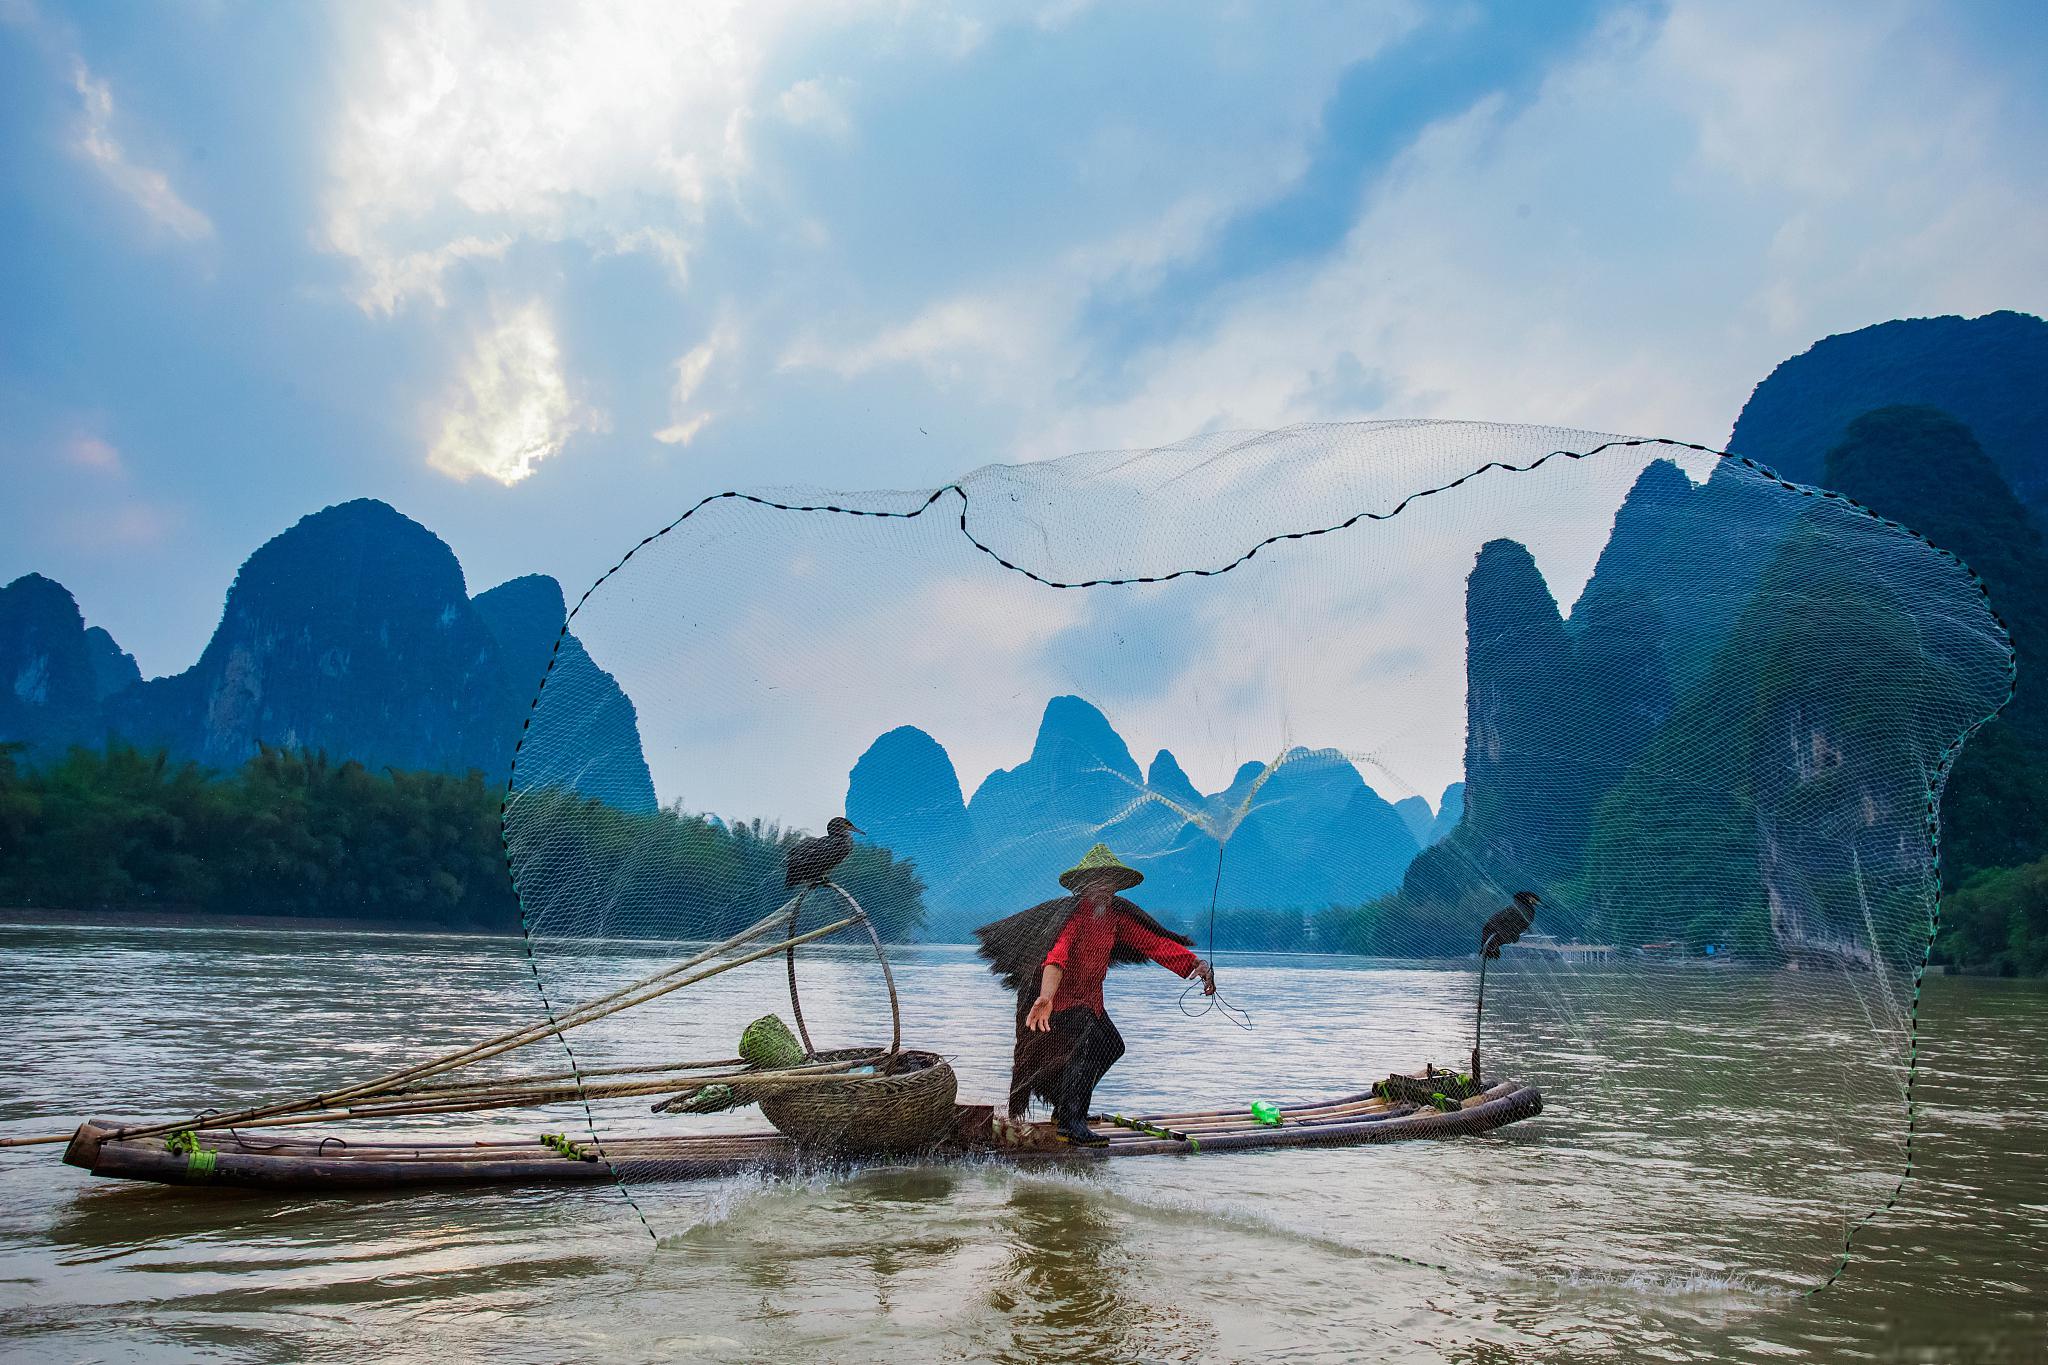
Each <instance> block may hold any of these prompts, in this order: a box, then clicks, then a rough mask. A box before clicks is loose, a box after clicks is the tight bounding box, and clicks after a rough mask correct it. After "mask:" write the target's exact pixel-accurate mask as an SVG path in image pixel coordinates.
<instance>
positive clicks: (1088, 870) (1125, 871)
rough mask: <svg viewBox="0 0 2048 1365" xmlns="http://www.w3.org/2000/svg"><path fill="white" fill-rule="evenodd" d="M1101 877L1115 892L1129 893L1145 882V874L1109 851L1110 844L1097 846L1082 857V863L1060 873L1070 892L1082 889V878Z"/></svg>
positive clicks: (1063, 884)
mask: <svg viewBox="0 0 2048 1365" xmlns="http://www.w3.org/2000/svg"><path fill="white" fill-rule="evenodd" d="M1084 877H1085V878H1089V879H1091V880H1092V879H1094V878H1097V877H1100V878H1101V879H1103V880H1104V881H1107V882H1109V883H1110V889H1111V890H1113V891H1128V890H1130V889H1131V888H1132V887H1134V886H1136V885H1137V884H1138V883H1139V882H1142V881H1144V880H1145V874H1144V873H1142V872H1140V871H1138V869H1137V868H1135V867H1129V866H1126V865H1125V863H1124V862H1123V860H1122V859H1120V858H1118V857H1117V856H1116V854H1114V853H1111V852H1110V851H1109V845H1108V844H1097V845H1096V846H1095V847H1093V848H1091V849H1089V850H1088V851H1087V852H1086V853H1083V854H1082V855H1081V861H1080V862H1078V863H1075V864H1074V865H1073V866H1072V867H1070V868H1068V869H1067V870H1066V871H1065V872H1062V873H1060V885H1061V886H1064V887H1065V888H1067V890H1069V891H1078V890H1080V889H1081V887H1080V883H1081V880H1082V878H1084Z"/></svg>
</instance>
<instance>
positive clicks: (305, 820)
mask: <svg viewBox="0 0 2048 1365" xmlns="http://www.w3.org/2000/svg"><path fill="white" fill-rule="evenodd" d="M500 797H501V793H500V791H499V789H498V788H497V787H496V785H495V784H492V783H488V782H486V781H485V780H484V777H483V774H481V773H479V772H476V771H471V772H468V773H466V774H463V775H460V776H457V775H454V774H449V773H441V772H417V771H405V770H401V769H396V768H385V769H382V770H381V771H372V770H371V769H369V768H367V767H365V766H364V765H363V764H361V763H356V762H341V763H337V762H332V761H330V760H329V759H328V758H327V757H326V756H325V755H322V754H317V753H315V754H307V753H303V752H297V751H292V750H285V749H273V748H267V747H266V748H264V749H263V750H261V751H260V752H259V753H257V755H256V756H255V757H253V758H251V759H250V760H249V761H248V762H246V763H244V764H243V765H242V766H241V767H239V768H237V769H234V770H232V771H230V772H215V771H212V770H210V769H207V768H205V767H203V766H201V765H200V764H197V763H194V762H189V761H180V760H177V759H174V758H171V757H170V756H168V755H166V754H164V753H163V752H161V751H156V752H149V751H144V750H140V749H136V748H132V747H129V746H126V745H119V744H112V745H108V746H107V747H106V748H104V749H102V750H98V751H94V750H89V749H84V748H74V749H72V750H71V751H70V752H69V753H67V754H66V755H65V756H64V757H62V758H59V759H56V760H54V761H52V762H48V763H43V764H36V765H31V764H29V763H27V762H26V761H25V760H24V757H23V755H22V752H21V746H19V745H0V906H7V907H10V908H16V909H21V910H35V909H47V910H50V911H60V912H91V911H114V912H121V913H126V914H147V915H148V916H149V917H151V918H153V919H156V920H157V921H158V922H164V921H165V919H166V918H170V917H182V916H185V915H191V916H194V917H195V922H197V917H200V916H231V917H235V918H237V919H241V918H247V917H250V916H255V915H261V916H265V917H274V918H277V919H285V920H294V921H298V920H321V921H340V922H349V923H362V924H364V925H366V926H373V927H403V928H410V929H416V930H456V931H470V932H477V931H481V932H495V933H517V932H518V931H519V924H520V920H519V905H518V901H517V899H516V897H515V895H514V889H513V886H512V883H511V880H510V878H509V877H508V876H507V874H506V869H505V854H504V847H503V844H502V842H501V838H500V834H499V821H498V812H499V801H500ZM521 799H524V800H549V801H559V802H562V803H564V805H565V807H566V806H572V805H573V806H574V807H576V808H577V809H576V810H575V811H574V813H573V818H564V819H563V820H562V821H561V822H560V824H561V828H562V831H563V834H562V837H563V838H564V840H565V841H567V842H568V844H569V845H570V846H571V852H572V856H574V857H575V858H579V859H581V860H582V865H583V866H584V867H586V868H587V875H589V876H591V877H593V878H600V877H601V878H605V879H608V880H609V882H610V883H611V884H612V885H613V886H614V887H615V888H616V892H617V896H618V899H619V900H620V902H621V903H622V904H628V905H633V906H636V907H638V908H639V918H638V919H637V920H636V921H635V922H634V926H633V927H634V928H635V929H636V930H637V931H640V932H648V933H661V932H674V933H678V934H698V933H720V932H729V931H730V930H731V929H732V928H736V927H738V926H740V925H742V924H746V923H751V922H752V921H753V920H754V919H756V918H758V917H759V916H760V915H761V914H763V913H765V912H766V911H767V910H769V909H772V908H774V905H776V904H778V903H780V901H781V900H782V899H783V897H784V895H785V894H786V893H785V892H784V891H783V889H782V865H783V857H784V854H785V852H786V850H787V849H788V847H789V845H790V844H791V843H792V842H794V841H795V840H796V839H797V838H799V837H801V835H800V833H799V832H797V831H785V830H783V829H782V828H780V827H779V826H776V825H773V824H767V823H763V822H761V821H749V822H744V823H741V822H726V821H722V820H719V819H717V818H715V817H713V816H708V815H697V814H689V813H685V812H682V811H678V810H658V811H652V812H644V813H643V812H625V811H618V810H613V809H611V808H609V807H606V806H603V805H601V804H600V803H598V802H595V801H592V800H590V799H588V798H585V797H580V796H576V795H574V794H567V793H565V794H555V793H547V792H542V793H529V794H527V795H525V796H523V797H522V798H521ZM564 814H565V816H568V815H569V812H567V811H566V810H565V812H564ZM628 848H630V849H631V850H632V851H633V854H634V856H633V858H632V859H631V860H630V865H627V860H625V859H624V858H623V857H622V856H621V855H622V854H623V852H624V851H625V850H627V849H628ZM839 880H840V881H842V882H843V883H844V884H845V885H846V886H847V887H848V889H849V890H851V891H852V892H853V894H854V895H855V896H857V897H858V898H859V899H860V901H861V904H862V905H863V906H864V907H865V908H866V909H867V911H868V913H869V914H870V916H872V917H873V918H874V920H875V922H876V924H877V926H878V928H879V929H880V930H881V932H882V934H883V936H884V937H886V938H892V939H902V938H905V937H908V936H910V935H911V934H913V933H914V932H915V931H916V929H917V926H918V925H919V924H920V923H921V922H922V919H923V915H924V906H923V885H922V883H921V882H919V880H918V878H917V874H916V871H915V869H914V868H912V867H911V865H910V864H908V863H906V862H902V861H900V860H898V859H895V858H893V857H891V856H890V854H889V852H888V851H887V850H886V849H880V848H875V847H873V846H863V847H860V848H858V849H857V850H856V852H855V854H854V856H853V857H852V858H851V859H849V860H848V863H847V865H846V867H845V868H844V870H843V871H842V873H841V875H840V877H839Z"/></svg>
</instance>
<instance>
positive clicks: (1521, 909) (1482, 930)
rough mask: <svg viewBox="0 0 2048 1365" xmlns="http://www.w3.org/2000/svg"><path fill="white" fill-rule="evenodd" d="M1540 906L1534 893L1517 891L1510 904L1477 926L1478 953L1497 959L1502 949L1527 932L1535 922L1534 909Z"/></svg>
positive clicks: (1540, 902)
mask: <svg viewBox="0 0 2048 1365" xmlns="http://www.w3.org/2000/svg"><path fill="white" fill-rule="evenodd" d="M1541 904H1543V902H1542V901H1540V900H1538V899H1536V893H1535V892H1534V891H1517V892H1516V893H1515V899H1514V901H1513V902H1512V903H1510V904H1508V905H1506V906H1504V907H1502V908H1501V909H1499V910H1496V911H1495V912H1494V913H1493V916H1492V918H1490V919H1488V920H1487V921H1486V923H1484V924H1482V925H1480V926H1479V951H1480V952H1481V953H1482V954H1483V955H1485V956H1487V957H1499V956H1500V950H1501V949H1502V948H1504V947H1506V946H1507V945H1508V944H1510V943H1513V942H1514V941H1515V940H1516V939H1518V938H1520V937H1521V936H1522V935H1523V934H1526V933H1528V932H1529V926H1530V925H1532V924H1534V923H1535V922H1536V907H1537V906H1539V905H1541Z"/></svg>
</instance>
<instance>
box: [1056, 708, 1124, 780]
mask: <svg viewBox="0 0 2048 1365" xmlns="http://www.w3.org/2000/svg"><path fill="white" fill-rule="evenodd" d="M1062 750H1067V751H1069V754H1070V753H1071V752H1073V751H1078V752H1080V753H1082V754H1086V755H1087V756H1088V757H1090V758H1093V759H1095V760H1096V761H1097V762H1099V763H1101V764H1102V765H1103V766H1104V767H1106V768H1108V769H1109V770H1110V771H1111V772H1114V773H1116V774H1117V775H1118V776H1119V777H1125V778H1128V779H1130V781H1131V782H1132V783H1133V784H1136V783H1137V782H1138V780H1139V773H1138V762H1137V760H1136V759H1134V758H1132V757H1131V750H1130V746H1128V745H1126V744H1125V743H1124V740H1123V736H1122V735H1119V734H1118V733H1117V732H1116V727H1115V726H1113V725H1111V724H1110V723H1109V717H1108V716H1105V715H1103V714H1102V712H1101V711H1100V710H1098V709H1097V708H1096V707H1095V706H1094V705H1093V704H1092V703H1090V702H1087V701H1084V700H1083V699H1082V698H1080V697H1076V696H1071V695H1069V696H1059V697H1054V698H1053V699H1052V700H1051V701H1049V702H1047V703H1046V704H1045V714H1044V716H1043V717H1042V718H1041V719H1040V720H1039V722H1038V738H1037V740H1036V741H1035V742H1034V743H1033V745H1032V747H1031V761H1032V762H1034V763H1042V762H1046V761H1048V760H1056V761H1062V762H1066V761H1071V758H1070V757H1069V756H1068V755H1067V754H1062V753H1061V751H1062Z"/></svg>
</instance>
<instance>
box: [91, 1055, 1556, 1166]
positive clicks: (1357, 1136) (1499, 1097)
mask: <svg viewBox="0 0 2048 1365" xmlns="http://www.w3.org/2000/svg"><path fill="white" fill-rule="evenodd" d="M1542 1109H1543V1099H1542V1096H1541V1095H1539V1094H1538V1093H1537V1092H1536V1091H1535V1089H1533V1088H1532V1087H1529V1086H1524V1085H1518V1084H1516V1083H1515V1082H1512V1081H1501V1082H1497V1083H1495V1084H1494V1085H1492V1086H1491V1087H1489V1088H1488V1089H1486V1090H1485V1091H1483V1092H1482V1093H1480V1094H1478V1095H1475V1096H1473V1097H1472V1098H1471V1099H1469V1100H1467V1101H1465V1103H1464V1105H1463V1107H1461V1108H1459V1109H1456V1110H1452V1111H1450V1112H1441V1111H1439V1110H1437V1109H1434V1108H1430V1107H1427V1106H1417V1105H1413V1104H1408V1103H1403V1102H1395V1101H1388V1100H1386V1099H1382V1098H1379V1097H1377V1096H1375V1095H1374V1094H1373V1093H1372V1092H1371V1091H1365V1092H1362V1093H1360V1094H1355V1095H1345V1096H1342V1097H1339V1098H1336V1099H1331V1100H1325V1101H1321V1102H1317V1103H1310V1104H1301V1105H1295V1106H1291V1107H1288V1108H1286V1109H1284V1110H1283V1111H1282V1112H1283V1116H1284V1117H1283V1121H1282V1123H1281V1124H1280V1125H1279V1126H1277V1127H1275V1126H1269V1125H1264V1124H1259V1123H1256V1122H1254V1121H1253V1120H1252V1119H1251V1118H1250V1116H1249V1115H1248V1114H1247V1113H1246V1111H1245V1110H1243V1109H1233V1110H1211V1111H1205V1112H1199V1113H1185V1114H1149V1115H1143V1116H1128V1117H1126V1116H1104V1117H1099V1118H1097V1119H1096V1120H1095V1121H1094V1122H1095V1126H1096V1129H1097V1131H1098V1132H1101V1133H1103V1134H1104V1135H1105V1136H1108V1137H1109V1139H1110V1141H1109V1145H1108V1146H1106V1147H1093V1148H1086V1147H1070V1146H1067V1145H1066V1144H1064V1143H1059V1142H1056V1141H1054V1140H1053V1139H1052V1137H1051V1130H1050V1128H1049V1127H1048V1126H1046V1125H1043V1124H1037V1125H1028V1126H1024V1127H1022V1128H1021V1130H1019V1129H1011V1130H1010V1131H1009V1132H1002V1131H1000V1127H1001V1126H999V1125H997V1124H995V1123H993V1122H992V1115H991V1112H990V1110H989V1108H988V1106H986V1105H963V1106H961V1107H960V1110H959V1114H958V1119H959V1132H958V1136H957V1138H956V1140H954V1141H953V1142H951V1143H948V1144H946V1145H944V1146H942V1147H939V1148H936V1149H934V1150H932V1151H929V1152H926V1153H921V1154H918V1155H916V1156H914V1157H911V1158H902V1157H898V1158H893V1159H894V1160H898V1161H900V1160H904V1159H910V1160H939V1161H943V1160H946V1159H949V1158H959V1157H979V1158H982V1159H991V1158H993V1159H996V1160H1004V1159H1009V1160H1016V1161H1019V1162H1043V1161H1064V1162H1077V1161H1099V1160H1107V1159H1109V1158H1111V1157H1125V1156H1164V1155H1177V1156H1199V1155H1207V1154H1212V1153H1217V1152H1237V1151H1249V1150H1256V1149H1261V1148H1268V1147H1305V1146H1333V1147H1334V1146H1355V1145H1360V1144H1364V1143H1373V1142H1396V1141H1401V1140H1404V1139H1409V1138H1431V1137H1457V1136H1463V1135H1467V1134H1472V1133H1484V1132H1488V1131H1490V1130H1492V1129H1495V1128H1499V1127H1502V1126H1504V1125H1506V1124H1510V1123H1515V1122H1517V1121H1519V1120H1521V1119H1525V1118H1530V1117H1533V1116H1534V1115H1536V1114H1539V1113H1541V1112H1542ZM118 1131H119V1125H118V1124H115V1123H110V1122H106V1121H103V1120H97V1119H96V1120H93V1121H92V1122H89V1123H86V1124H84V1125H82V1126H81V1127H80V1128H79V1130H78V1132H77V1134H76V1135H75V1136H74V1137H73V1138H72V1140H71V1145H70V1146H69V1147H68V1148H66V1149H65V1152H64V1159H65V1161H67V1162H69V1163H70V1164H71V1165H74V1166H82V1167H84V1168H85V1169H87V1170H90V1171H91V1172H92V1173H93V1174H94V1175H97V1176H107V1177H110V1178H114V1179H123V1180H147V1181H155V1182H157V1183H159V1184H167V1185H227V1186H240V1187H243V1188H255V1189H288V1190H316V1189H333V1190H340V1189H355V1190H363V1189H400V1188H406V1187H411V1186H423V1185H470V1184H510V1185H540V1184H554V1183H563V1182H575V1181H593V1180H613V1179H621V1180H708V1179H714V1178H717V1177H720V1176H730V1175H737V1174H741V1173H746V1172H756V1173H762V1172H765V1173H771V1174H772V1173H777V1172H783V1171H790V1170H796V1169H799V1168H815V1167H817V1166H819V1165H821V1164H824V1165H829V1164H830V1163H831V1161H832V1160H833V1158H832V1157H831V1156H830V1155H829V1154H820V1153H818V1152H815V1151H806V1150H804V1149H802V1148H799V1147H798V1146H797V1145H796V1144H794V1143H792V1142H791V1141H790V1140H789V1139H788V1138H786V1137H784V1136H782V1135H781V1134H780V1133H772V1132H764V1133H738V1134H708V1133H700V1134H693V1135H683V1134H678V1135H674V1136H667V1135H663V1136H647V1137H619V1138H608V1139H606V1141H605V1142H604V1143H603V1147H602V1156H601V1157H599V1158H597V1159H578V1158H576V1157H573V1156H568V1155H563V1154H560V1153H557V1152H555V1151H552V1150H550V1149H548V1148H547V1147H544V1146H542V1145H541V1143H540V1141H539V1139H538V1137H537V1136H535V1137H522V1138H490V1139H476V1140H465V1139H458V1138H454V1137H437V1136H436V1135H433V1134H427V1133H423V1134H419V1135H417V1136H411V1135H404V1136H401V1135H396V1134H386V1135H383V1136H381V1137H366V1136H365V1137H349V1138H347V1139H343V1138H340V1137H337V1136H334V1135H333V1134H328V1135H326V1136H319V1135H304V1134H303V1133H302V1132H301V1131H299V1130H289V1129H287V1130H277V1129H257V1130H252V1131H248V1132H245V1133H243V1134H241V1135H240V1136H239V1137H238V1136H236V1135H232V1134H229V1133H225V1132H204V1133H201V1134H199V1135H198V1148H199V1150H197V1151H195V1152H173V1151H171V1150H170V1148H169V1145H168V1144H167V1143H166V1141H165V1139H164V1138H162V1137H149V1138H127V1139H123V1138H118V1137H116V1136H114V1134H115V1133H117V1132H118ZM583 1145H584V1147H585V1148H586V1149H587V1150H589V1151H591V1152H595V1151H596V1150H597V1145H596V1144H594V1143H590V1142H587V1141H586V1142H585V1143H584V1144H583Z"/></svg>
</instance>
